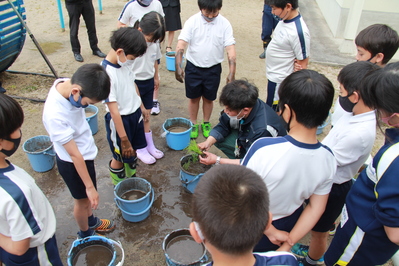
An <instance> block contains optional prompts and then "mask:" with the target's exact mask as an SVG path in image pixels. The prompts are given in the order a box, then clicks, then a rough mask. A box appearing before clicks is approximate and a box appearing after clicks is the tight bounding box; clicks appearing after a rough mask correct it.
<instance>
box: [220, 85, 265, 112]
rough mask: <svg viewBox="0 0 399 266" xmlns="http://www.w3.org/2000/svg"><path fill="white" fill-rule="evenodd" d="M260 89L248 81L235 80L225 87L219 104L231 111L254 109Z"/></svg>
mask: <svg viewBox="0 0 399 266" xmlns="http://www.w3.org/2000/svg"><path fill="white" fill-rule="evenodd" d="M258 97H259V92H258V88H257V87H256V86H255V85H253V84H251V83H249V82H248V81H246V80H234V81H232V82H230V83H228V84H227V85H226V86H224V87H223V89H222V93H221V94H220V97H219V103H220V104H221V105H224V106H227V107H228V108H230V109H231V110H234V111H238V110H241V109H243V108H245V107H254V106H255V104H256V101H257V100H258Z"/></svg>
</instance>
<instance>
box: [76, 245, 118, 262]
mask: <svg viewBox="0 0 399 266" xmlns="http://www.w3.org/2000/svg"><path fill="white" fill-rule="evenodd" d="M112 257H113V254H112V251H111V250H110V249H109V248H107V247H106V246H103V245H90V246H87V247H85V248H83V249H82V250H80V251H79V252H78V253H77V254H76V256H75V258H74V260H73V262H72V263H73V266H108V265H109V264H110V262H111V260H112Z"/></svg>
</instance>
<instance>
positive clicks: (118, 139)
mask: <svg viewBox="0 0 399 266" xmlns="http://www.w3.org/2000/svg"><path fill="white" fill-rule="evenodd" d="M110 42H111V47H112V49H111V51H110V52H109V53H108V55H107V57H106V58H105V59H104V60H103V61H102V63H101V64H102V66H103V67H104V68H105V70H106V71H107V73H108V75H109V77H110V79H111V92H110V94H109V96H108V99H106V100H105V101H104V104H105V108H106V110H107V114H106V115H105V127H106V129H107V139H108V143H109V146H110V149H111V152H112V155H113V158H112V160H111V161H110V163H109V171H110V175H111V178H112V182H113V184H114V185H117V184H118V183H119V182H120V181H122V180H123V179H124V178H125V177H132V176H134V175H135V174H136V162H137V157H136V152H135V150H138V149H142V148H145V147H146V146H147V142H146V139H145V135H144V125H143V120H148V119H149V112H148V110H146V109H145V108H144V106H143V104H142V102H141V99H140V93H139V91H138V89H137V87H136V85H135V83H134V80H135V75H134V73H133V71H132V65H133V63H134V59H135V58H136V57H139V56H142V55H143V54H144V53H145V51H146V49H147V44H146V42H145V39H144V35H143V34H142V33H141V32H140V31H138V30H137V29H133V28H130V27H123V28H120V29H118V30H116V31H114V32H113V33H112V36H111V39H110Z"/></svg>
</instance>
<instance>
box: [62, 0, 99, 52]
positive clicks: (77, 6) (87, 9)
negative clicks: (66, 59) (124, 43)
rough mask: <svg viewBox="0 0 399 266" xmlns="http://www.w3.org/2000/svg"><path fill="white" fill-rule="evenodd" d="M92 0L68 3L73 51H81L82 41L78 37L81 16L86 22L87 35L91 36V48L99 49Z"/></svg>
mask: <svg viewBox="0 0 399 266" xmlns="http://www.w3.org/2000/svg"><path fill="white" fill-rule="evenodd" d="M91 1H92V0H83V1H79V2H78V3H68V2H67V3H66V4H65V5H66V9H67V10H68V15H69V29H70V39H71V46H72V52H74V53H80V42H79V39H78V31H79V23H80V16H81V15H82V16H83V19H84V21H85V23H86V28H87V35H88V36H89V42H90V48H91V49H92V50H93V52H94V51H97V50H99V49H98V46H97V44H98V39H97V33H96V22H95V12H94V7H93V3H92V2H91Z"/></svg>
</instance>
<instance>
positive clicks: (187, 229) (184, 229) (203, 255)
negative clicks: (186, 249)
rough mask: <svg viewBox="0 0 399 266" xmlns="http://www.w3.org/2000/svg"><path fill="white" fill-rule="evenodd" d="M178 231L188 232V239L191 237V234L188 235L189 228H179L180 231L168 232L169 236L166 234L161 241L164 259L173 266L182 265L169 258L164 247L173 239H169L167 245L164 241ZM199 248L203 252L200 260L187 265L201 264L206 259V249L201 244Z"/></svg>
mask: <svg viewBox="0 0 399 266" xmlns="http://www.w3.org/2000/svg"><path fill="white" fill-rule="evenodd" d="M179 231H187V232H188V234H187V235H188V236H190V237H192V236H191V234H190V229H189V228H180V229H176V230H173V231H172V232H170V233H169V234H167V235H166V236H165V238H164V239H163V242H162V249H163V251H164V254H165V257H166V259H167V260H170V261H172V262H173V263H174V264H178V265H182V264H181V262H178V261H175V260H173V259H172V258H171V257H169V255H168V253H167V252H166V245H167V244H168V243H169V242H170V240H172V239H173V238H172V239H170V240H169V241H168V242H167V243H166V240H167V239H168V237H170V235H172V234H174V233H176V232H179ZM201 246H202V248H203V250H204V253H203V254H202V256H201V258H199V260H198V261H193V262H192V263H190V264H188V265H193V264H195V263H203V259H204V258H206V248H205V245H204V244H203V243H201Z"/></svg>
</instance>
